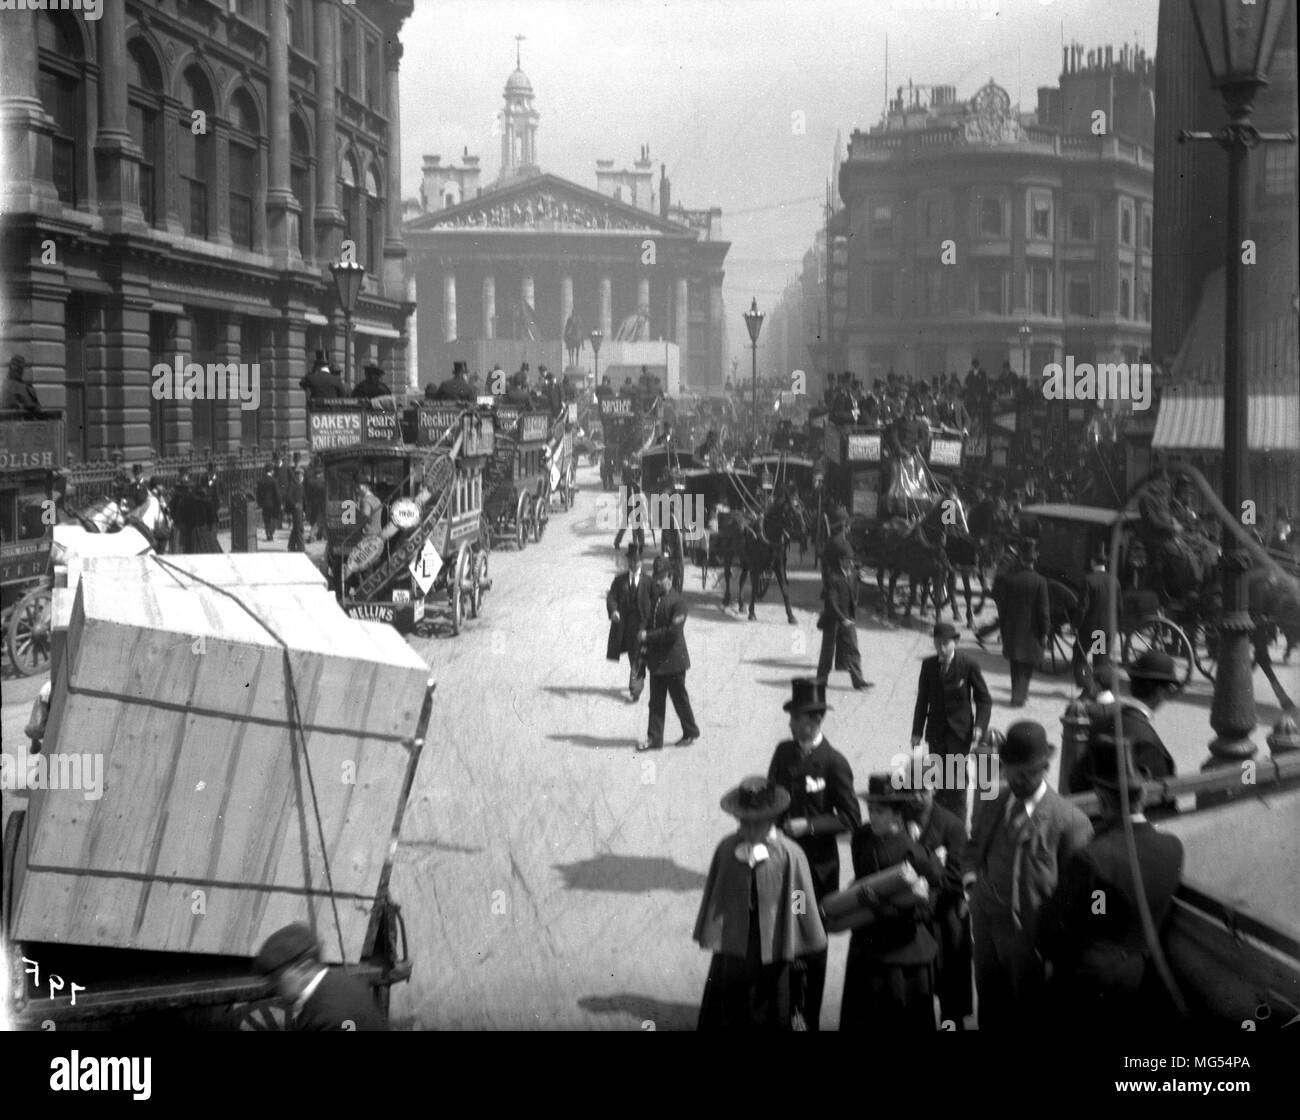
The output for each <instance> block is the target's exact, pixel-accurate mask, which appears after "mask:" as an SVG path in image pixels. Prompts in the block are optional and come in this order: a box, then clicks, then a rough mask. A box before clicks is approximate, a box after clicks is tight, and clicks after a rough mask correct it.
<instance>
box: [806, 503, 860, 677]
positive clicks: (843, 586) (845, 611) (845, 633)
mask: <svg viewBox="0 0 1300 1120" xmlns="http://www.w3.org/2000/svg"><path fill="white" fill-rule="evenodd" d="M837 529H838V532H839V533H840V534H842V533H843V523H842V522H838V523H837V521H836V520H835V517H834V516H832V519H831V532H832V536H831V539H830V540H829V541H827V543H826V549H825V551H824V552H823V554H822V613H821V617H820V618H818V619H817V629H818V630H820V631H821V632H822V650H821V655H820V656H819V657H818V659H817V679H818V680H820V681H823V682H825V681H827V680H829V678H830V672H831V665H832V663H833V664H834V666H835V668H836V669H844V670H847V672H848V674H849V680H850V681H851V682H852V684H853V687H854V688H855V689H856V690H858V691H859V692H861V691H865V690H866V689H868V688H872V687H873V685H872V683H871V681H869V680H867V679H866V678H865V677H864V676H863V675H862V655H861V653H860V652H859V650H858V624H857V612H858V573H857V568H856V566H855V565H854V563H853V549H852V548H851V547H850V546H849V543H848V541H846V540H845V539H844V537H843V536H842V535H835V534H836V532H837Z"/></svg>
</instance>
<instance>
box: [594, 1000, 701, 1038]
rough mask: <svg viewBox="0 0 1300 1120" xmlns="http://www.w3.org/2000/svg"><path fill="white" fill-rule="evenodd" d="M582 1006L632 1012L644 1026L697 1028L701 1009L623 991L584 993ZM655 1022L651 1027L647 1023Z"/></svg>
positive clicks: (614, 1012)
mask: <svg viewBox="0 0 1300 1120" xmlns="http://www.w3.org/2000/svg"><path fill="white" fill-rule="evenodd" d="M578 1006H579V1007H581V1008H582V1009H583V1010H584V1011H590V1012H591V1013H592V1014H594V1015H628V1016H630V1017H631V1018H633V1019H636V1020H638V1021H639V1022H640V1024H642V1028H641V1029H642V1030H651V1029H654V1030H657V1031H693V1030H694V1029H695V1025H696V1023H698V1022H699V1018H700V1009H699V1008H698V1007H697V1006H694V1005H693V1004H688V1003H664V1002H663V1000H658V999H654V998H653V997H652V996H638V995H634V994H632V993H631V992H620V993H619V994H618V995H613V996H583V997H582V999H580V1000H578ZM648 1023H653V1024H654V1027H653V1028H651V1027H649V1026H646V1025H645V1024H648Z"/></svg>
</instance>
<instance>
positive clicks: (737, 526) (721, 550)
mask: <svg viewBox="0 0 1300 1120" xmlns="http://www.w3.org/2000/svg"><path fill="white" fill-rule="evenodd" d="M717 517H718V533H717V536H718V546H717V555H718V558H719V560H720V561H721V562H722V571H723V578H724V580H725V587H724V590H723V595H722V608H723V610H726V609H727V607H729V606H730V605H731V562H732V560H733V559H734V560H735V561H736V563H737V565H738V566H739V568H740V579H739V581H738V582H737V584H736V607H737V609H738V610H739V609H740V606H741V604H742V603H743V602H744V598H745V577H746V576H748V577H749V578H750V592H749V618H750V621H754V620H755V619H756V618H757V616H756V614H755V613H754V604H755V602H756V601H757V600H758V599H761V598H762V597H763V596H764V595H765V594H766V593H767V577H769V576H775V577H776V584H777V587H779V588H780V590H781V601H782V602H783V603H784V604H785V618H786V621H787V622H788V623H790V624H791V625H794V621H795V618H794V612H793V611H791V609H790V592H789V589H788V587H787V583H788V580H787V578H786V561H785V553H786V549H787V548H788V547H789V544H790V541H791V540H792V539H795V537H796V534H797V533H800V532H803V531H804V528H803V527H804V525H805V524H806V517H805V511H804V509H803V503H802V502H801V501H800V500H799V498H798V496H797V495H791V494H779V495H777V496H775V497H774V498H773V499H772V501H771V502H770V503H769V505H768V506H767V508H766V510H764V511H763V512H762V514H761V517H760V515H759V514H756V513H753V512H751V511H749V510H737V511H730V510H723V509H721V508H719V510H718V512H717Z"/></svg>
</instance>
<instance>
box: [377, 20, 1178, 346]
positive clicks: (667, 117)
mask: <svg viewBox="0 0 1300 1120" xmlns="http://www.w3.org/2000/svg"><path fill="white" fill-rule="evenodd" d="M1156 11H1157V0H470V2H465V0H460V2H457V3H452V2H450V0H415V13H414V15H413V16H412V17H411V19H409V20H408V21H407V23H406V25H405V27H404V29H403V31H402V41H403V43H404V44H405V46H406V53H405V55H404V57H403V60H402V79H401V80H402V103H401V112H402V194H403V196H404V197H410V196H413V195H415V194H416V193H417V191H418V187H419V182H420V167H421V163H422V160H423V157H424V156H425V155H426V154H438V155H441V156H442V157H443V160H444V161H449V160H451V159H453V158H457V157H459V156H460V155H461V153H462V152H463V151H464V149H465V148H466V147H468V148H469V151H470V154H471V155H478V156H479V157H480V159H481V161H482V163H481V166H482V167H483V169H484V174H483V180H482V181H483V182H484V184H486V183H489V182H491V181H492V180H493V179H495V178H496V174H497V171H498V169H499V167H500V163H501V156H500V139H499V137H498V136H494V135H493V123H494V120H495V117H496V114H497V112H498V110H499V109H500V108H501V104H502V97H501V94H502V90H503V88H504V86H505V82H506V78H507V77H508V76H509V74H510V72H511V71H512V70H513V69H514V66H515V40H514V36H515V35H524V36H526V38H525V40H524V42H523V44H522V61H523V70H524V72H525V73H526V74H527V75H528V77H529V79H530V80H531V82H532V85H533V90H534V92H535V94H536V99H535V102H534V105H535V107H536V109H537V110H538V112H539V113H540V121H539V123H538V140H537V148H538V162H539V164H540V165H541V167H542V169H543V170H544V171H548V172H551V173H553V174H556V175H559V176H561V177H563V178H566V179H569V180H572V181H573V182H576V183H580V184H582V185H583V186H587V187H591V188H594V187H595V185H596V179H595V166H596V160H597V159H613V160H614V161H615V166H616V167H623V166H628V165H630V164H631V162H632V161H633V160H634V159H635V158H636V156H637V154H638V152H639V150H640V147H641V145H642V144H649V146H650V157H651V159H652V160H654V163H655V180H656V190H657V187H658V171H659V164H661V163H664V164H666V165H667V168H668V177H669V179H670V180H671V182H672V197H673V201H674V202H681V203H683V204H684V205H686V206H689V207H705V206H721V207H722V229H723V234H724V236H725V237H726V238H727V239H728V240H730V241H731V243H732V245H731V250H730V252H729V253H728V255H727V261H726V272H727V278H726V282H725V286H724V295H725V297H726V301H727V313H728V319H729V321H728V330H729V332H730V336H731V353H732V354H733V355H736V354H739V353H740V351H741V350H742V349H747V348H748V345H749V344H748V339H747V337H746V335H745V331H744V324H743V323H742V322H741V319H740V315H741V313H742V312H743V311H744V310H745V308H747V307H748V306H749V301H750V298H751V296H757V297H758V303H759V307H760V308H761V309H767V310H770V309H771V308H772V306H773V305H774V304H775V303H776V302H777V301H778V300H779V298H780V295H781V292H782V290H783V288H784V286H785V284H786V282H787V280H789V279H791V278H793V277H794V276H795V275H797V273H798V271H799V267H800V261H801V258H802V256H803V253H804V252H805V250H806V249H807V248H808V247H809V246H810V245H811V243H812V238H813V235H814V233H815V231H816V230H817V229H818V228H819V226H820V225H821V222H822V211H821V203H822V198H823V195H824V191H825V185H826V181H827V178H828V177H829V175H830V168H831V161H832V157H833V153H834V148H835V134H836V131H837V130H838V131H839V132H840V133H841V134H842V137H843V141H844V142H845V143H846V144H847V142H848V139H849V134H850V133H851V132H852V131H853V130H854V129H855V128H860V129H863V130H866V129H868V128H870V127H871V126H872V125H874V124H876V123H877V122H878V121H879V119H880V115H881V112H882V110H883V108H884V102H885V91H886V73H885V55H886V51H885V43H886V36H888V44H889V50H888V59H889V70H888V87H889V88H890V89H891V90H892V89H893V88H894V87H897V86H898V85H899V84H906V82H907V80H908V79H909V78H911V79H912V80H913V81H915V82H917V83H924V84H944V85H955V86H956V87H957V96H958V97H959V98H962V99H964V98H967V97H969V96H970V95H971V93H973V92H974V91H975V90H976V89H977V88H978V87H979V86H981V85H983V84H984V83H985V82H987V81H988V80H989V78H991V77H992V78H996V79H997V81H998V82H999V83H1000V84H1001V85H1002V86H1003V87H1005V88H1006V89H1007V91H1008V92H1009V93H1010V95H1011V99H1012V102H1013V104H1014V103H1015V102H1017V101H1019V103H1020V105H1021V107H1022V108H1023V109H1026V110H1028V109H1032V108H1034V106H1035V105H1036V104H1037V88H1038V87H1039V86H1040V85H1055V84H1056V82H1057V79H1058V76H1059V74H1060V69H1061V45H1062V41H1064V42H1065V43H1070V42H1073V41H1078V42H1080V43H1082V44H1083V46H1084V48H1085V50H1086V49H1091V48H1093V47H1098V46H1105V45H1112V46H1115V47H1117V48H1118V47H1119V45H1120V44H1122V43H1130V44H1132V43H1137V44H1138V45H1140V46H1142V47H1143V48H1145V49H1146V51H1147V52H1148V53H1154V51H1155V40H1156ZM796 111H799V112H802V113H803V114H804V119H805V122H806V131H805V132H804V134H802V135H798V134H796V133H795V129H794V127H793V125H792V119H793V118H792V114H793V113H795V112H796ZM615 312H616V316H617V313H618V309H617V308H616V309H615ZM761 360H762V348H761V344H760V361H761Z"/></svg>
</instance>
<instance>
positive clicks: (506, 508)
mask: <svg viewBox="0 0 1300 1120" xmlns="http://www.w3.org/2000/svg"><path fill="white" fill-rule="evenodd" d="M494 415H495V420H496V449H495V450H494V451H493V453H492V455H491V457H490V458H489V459H488V461H487V464H486V467H485V475H484V489H485V493H486V497H485V500H484V503H483V513H484V519H485V521H486V523H487V527H488V532H489V534H490V536H491V539H492V541H493V543H498V542H509V541H513V542H514V544H515V545H516V546H517V547H518V548H520V549H523V548H524V547H525V546H526V545H527V544H528V541H529V539H530V538H531V539H532V540H533V541H535V542H536V541H540V540H541V539H542V534H543V533H544V532H545V531H546V523H547V521H549V520H550V504H551V502H550V491H551V469H550V467H549V466H548V465H547V454H548V449H547V440H548V438H549V436H550V418H549V417H548V416H547V414H546V413H545V412H533V411H529V410H526V409H523V408H521V407H519V406H517V405H508V404H498V405H497V406H496V409H495V413H494Z"/></svg>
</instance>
